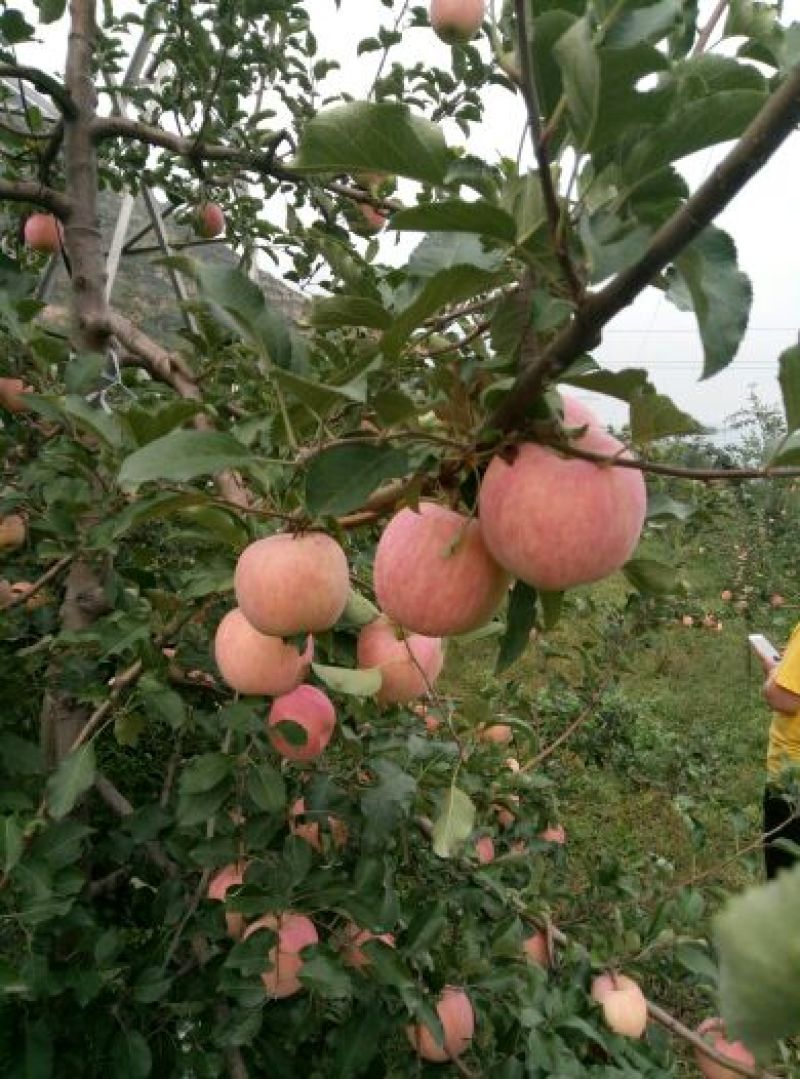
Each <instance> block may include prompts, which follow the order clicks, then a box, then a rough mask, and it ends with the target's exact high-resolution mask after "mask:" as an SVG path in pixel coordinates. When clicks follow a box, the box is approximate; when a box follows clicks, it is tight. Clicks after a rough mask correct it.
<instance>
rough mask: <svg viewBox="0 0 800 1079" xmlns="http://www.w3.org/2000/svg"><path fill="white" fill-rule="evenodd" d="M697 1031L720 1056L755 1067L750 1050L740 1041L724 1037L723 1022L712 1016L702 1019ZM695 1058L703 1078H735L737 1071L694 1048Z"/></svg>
mask: <svg viewBox="0 0 800 1079" xmlns="http://www.w3.org/2000/svg"><path fill="white" fill-rule="evenodd" d="M697 1033H698V1034H699V1035H700V1036H701V1037H702V1038H703V1039H704V1040H705V1041H707V1042H708V1044H709V1045H710V1046H711V1048H712V1049H716V1051H717V1052H718V1053H721V1054H722V1056H725V1057H727V1058H728V1059H729V1060H731V1061H732V1062H733V1063H735V1064H744V1065H745V1066H746V1067H748V1068H755V1066H756V1060H755V1057H754V1056H753V1054H752V1053H751V1052H750V1050H749V1049H748V1048H747V1047H746V1046H745V1045H743V1044H742V1043H741V1042H738V1041H737V1042H729V1041H727V1039H726V1037H725V1024H724V1022H723V1021H722V1020H721V1019H719V1018H717V1017H716V1016H713V1017H711V1018H709V1019H704V1020H703V1022H702V1023H701V1024H700V1026H699V1027H698V1028H697ZM694 1054H695V1060H696V1061H697V1067H698V1068H699V1069H700V1071H701V1072H702V1074H703V1075H704V1077H705V1079H736V1077H737V1076H738V1074H739V1073H738V1072H735V1071H733V1070H732V1069H731V1068H726V1067H725V1065H724V1064H718V1063H717V1061H716V1060H712V1059H711V1057H708V1056H706V1055H705V1053H701V1052H700V1050H699V1049H695V1051H694Z"/></svg>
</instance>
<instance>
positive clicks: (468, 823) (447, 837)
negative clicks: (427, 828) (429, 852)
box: [431, 785, 475, 858]
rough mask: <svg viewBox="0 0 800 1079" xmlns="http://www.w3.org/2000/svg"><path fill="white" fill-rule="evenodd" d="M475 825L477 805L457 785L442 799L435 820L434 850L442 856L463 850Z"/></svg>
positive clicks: (447, 856)
mask: <svg viewBox="0 0 800 1079" xmlns="http://www.w3.org/2000/svg"><path fill="white" fill-rule="evenodd" d="M474 827H475V805H474V803H473V801H472V799H471V798H470V797H469V795H467V794H465V793H464V791H462V790H460V789H459V788H458V787H456V786H455V785H453V786H451V787H450V789H449V790H448V791H447V794H445V796H444V798H443V799H442V804H441V806H440V808H439V815H438V816H437V818H436V820H435V821H434V822H433V835H432V837H431V838H432V840H433V852H434V854H437V855H438V856H439V857H440V858H452V857H453V855H454V854H457V853H458V851H460V850H461V848H462V847H463V845H464V843H465V842H466V841H467V839H468V838H469V836H470V835H471V833H472V829H473V828H474Z"/></svg>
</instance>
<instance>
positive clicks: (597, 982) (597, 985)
mask: <svg viewBox="0 0 800 1079" xmlns="http://www.w3.org/2000/svg"><path fill="white" fill-rule="evenodd" d="M592 999H593V1000H596V1001H597V1003H598V1004H599V1005H600V1007H601V1008H602V1009H603V1019H604V1020H605V1023H606V1026H607V1027H608V1028H609V1029H610V1030H613V1031H614V1033H615V1034H624V1035H625V1037H626V1038H641V1036H642V1034H644V1031H645V1028H646V1026H647V1000H646V999H645V995H644V993H643V992H642V991H641V989H640V988H639V986H638V984H637V983H636V982H635V981H634V980H633V978H629V977H627V975H625V974H613V973H609V974H600V975H598V977H596V978H595V979H594V981H593V982H592Z"/></svg>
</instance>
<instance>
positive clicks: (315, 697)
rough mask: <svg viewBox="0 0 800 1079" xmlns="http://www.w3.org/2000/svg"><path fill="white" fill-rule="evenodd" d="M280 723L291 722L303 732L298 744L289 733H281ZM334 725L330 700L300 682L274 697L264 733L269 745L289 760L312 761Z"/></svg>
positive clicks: (320, 750) (329, 738)
mask: <svg viewBox="0 0 800 1079" xmlns="http://www.w3.org/2000/svg"><path fill="white" fill-rule="evenodd" d="M280 723H294V724H297V726H299V727H302V728H303V729H304V730H305V732H306V740H305V742H304V743H303V744H302V745H294V744H293V743H292V741H291V735H288V736H287V735H286V734H282V733H281V731H280V729H277V730H276V728H277V727H278V724H280ZM335 726H336V712H335V710H334V707H333V704H332V703H331V701H330V699H329V698H328V697H327V696H326V695H325V694H324V693H323V692H322V690H320V689H317V688H316V686H309V685H302V686H298V687H297V689H293V690H292V692H291V693H286V694H284V695H283V696H282V697H277V698H276V699H275V701H273V704H272V708H271V709H270V711H269V716H268V717H267V734H268V736H269V740H270V741H271V742H272V745H273V746H274V748H275V749H276V750H277V752H278V753H280V755H281V756H282V757H285V758H286V760H289V761H312V760H314V759H315V758H316V757H318V756H319V755H320V754H321V753H322V752H323V750H324V749H325V747H326V746H327V744H328V742H330V740H331V737H332V735H333V731H334V728H335Z"/></svg>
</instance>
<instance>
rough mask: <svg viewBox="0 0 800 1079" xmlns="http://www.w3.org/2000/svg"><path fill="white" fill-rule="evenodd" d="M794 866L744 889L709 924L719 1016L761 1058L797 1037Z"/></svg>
mask: <svg viewBox="0 0 800 1079" xmlns="http://www.w3.org/2000/svg"><path fill="white" fill-rule="evenodd" d="M799 909H800V867H797V868H795V869H792V870H791V872H783V873H780V874H779V875H778V877H777V879H775V880H773V881H770V882H769V883H768V884H765V885H761V886H760V887H755V888H749V889H748V890H747V891H746V892H744V894H743V895H739V896H736V897H735V898H733V899H731V900H729V901H728V903H727V905H726V907H725V909H724V910H723V911H722V913H721V914H718V915H717V916H716V918H715V919H714V937H715V941H716V945H717V950H718V953H719V966H720V976H719V989H720V1000H721V1003H722V1016H723V1018H724V1020H725V1022H726V1024H727V1027H728V1032H729V1036H730V1037H732V1038H741V1040H742V1041H743V1042H744V1043H745V1045H747V1046H748V1048H749V1049H751V1050H752V1051H753V1052H754V1053H756V1054H758V1055H759V1056H762V1057H763V1056H766V1055H768V1054H769V1052H770V1051H771V1050H772V1048H773V1046H774V1043H775V1042H776V1041H778V1040H779V1039H781V1038H786V1037H791V1036H794V1035H795V1034H797V1028H798V1025H797V1017H798V1015H800V924H799V923H798V919H797V911H798V910H799Z"/></svg>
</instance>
